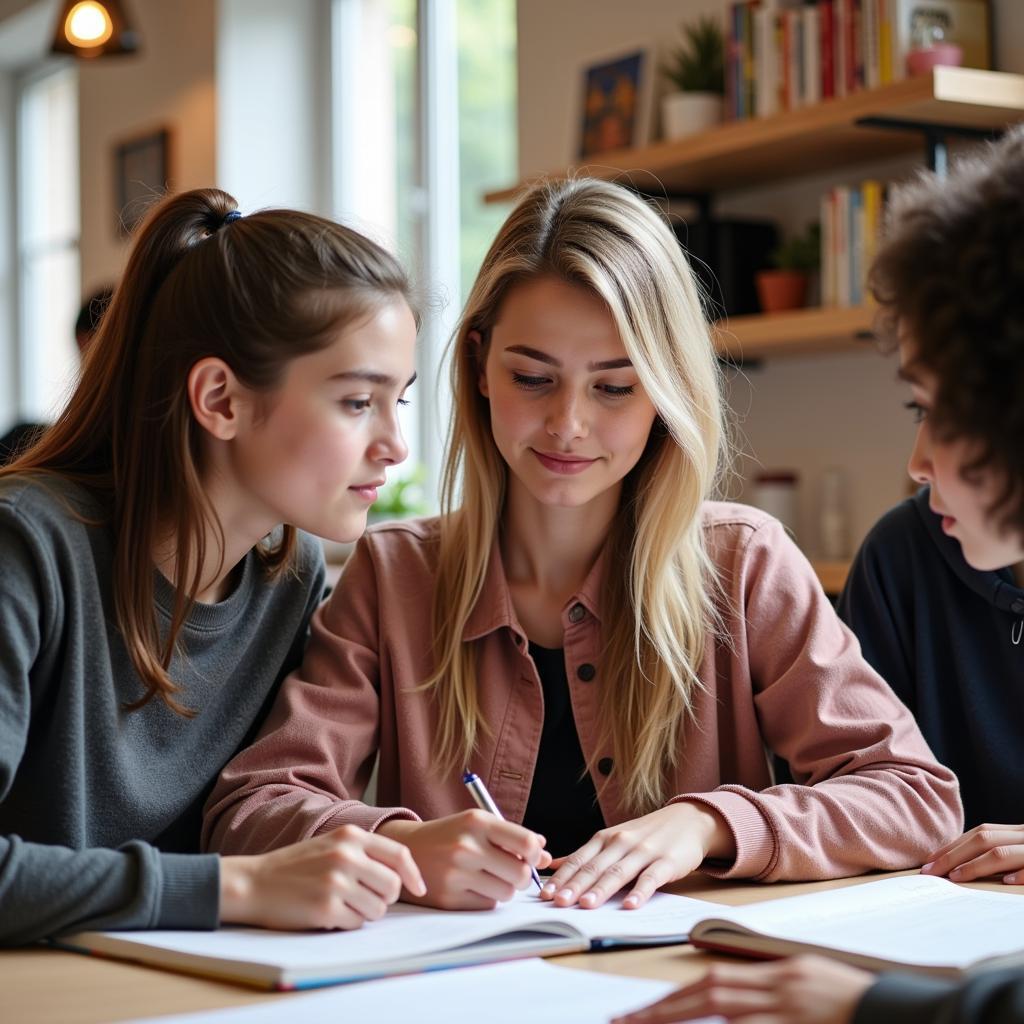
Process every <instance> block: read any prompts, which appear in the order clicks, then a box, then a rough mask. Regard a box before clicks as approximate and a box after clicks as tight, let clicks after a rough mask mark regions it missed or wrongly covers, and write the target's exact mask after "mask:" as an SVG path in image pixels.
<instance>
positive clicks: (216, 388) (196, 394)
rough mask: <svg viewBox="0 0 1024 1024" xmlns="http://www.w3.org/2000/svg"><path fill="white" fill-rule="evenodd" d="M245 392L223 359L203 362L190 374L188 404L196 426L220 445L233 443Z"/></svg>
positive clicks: (193, 368) (212, 358) (208, 358)
mask: <svg viewBox="0 0 1024 1024" xmlns="http://www.w3.org/2000/svg"><path fill="white" fill-rule="evenodd" d="M243 392H244V389H243V388H242V386H241V384H240V383H239V381H238V378H237V377H236V376H235V374H234V372H233V371H232V369H231V367H230V366H228V364H227V363H225V362H224V360H223V359H217V358H215V357H214V356H207V357H206V358H205V359H200V360H199V362H198V363H196V364H195V366H193V367H192V369H191V370H189V374H188V400H189V404H190V405H191V406H192V415H193V416H195V418H196V422H197V423H198V424H199V425H200V426H201V427H202V428H203V429H204V430H206V431H208V432H209V433H210V434H212V435H213V436H214V437H216V438H217V439H218V440H220V441H230V440H231V439H232V438H233V437H234V436H235V435H236V434H237V433H238V428H239V421H240V414H241V411H242V406H243V404H244V394H243Z"/></svg>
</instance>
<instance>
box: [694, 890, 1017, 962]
mask: <svg viewBox="0 0 1024 1024" xmlns="http://www.w3.org/2000/svg"><path fill="white" fill-rule="evenodd" d="M1022 911H1024V902H1021V896H1020V895H1017V894H1013V893H1009V892H1007V893H996V892H987V891H982V890H978V889H967V888H964V887H962V886H959V885H956V884H954V883H953V882H950V881H948V880H947V879H945V878H936V877H934V876H931V875H909V876H903V877H899V878H885V879H881V880H879V881H877V882H866V883H864V884H863V885H853V886H847V887H846V888H842V889H829V890H826V891H824V892H816V893H810V894H808V895H804V896H789V897H785V898H783V899H779V900H769V901H766V902H764V903H755V904H752V905H748V906H744V907H728V908H723V912H722V913H720V914H716V916H715V917H713V918H706V919H705V920H702V921H698V922H697V923H696V924H695V925H694V926H693V928H692V930H691V932H690V941H691V942H692V943H693V945H694V946H697V947H698V948H700V949H709V950H716V951H720V952H727V953H739V954H742V955H746V956H756V957H763V958H774V957H782V956H792V955H794V954H797V953H823V954H825V955H827V956H830V957H832V958H833V959H838V960H843V961H845V962H847V963H850V964H854V965H855V966H858V967H865V968H867V969H869V970H873V971H878V970H893V969H897V970H907V971H915V972H921V973H924V974H932V975H939V976H943V977H958V976H960V975H962V974H965V973H968V972H971V971H974V970H979V969H987V968H991V967H1001V966H1007V965H1011V964H1022V965H1024V934H1022V933H1021V929H1020V918H1021V912H1022Z"/></svg>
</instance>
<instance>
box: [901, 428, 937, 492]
mask: <svg viewBox="0 0 1024 1024" xmlns="http://www.w3.org/2000/svg"><path fill="white" fill-rule="evenodd" d="M907 472H908V473H909V474H910V478H911V479H912V480H914V481H916V482H917V483H919V484H929V483H931V482H932V478H933V476H934V473H933V471H932V441H931V435H930V433H929V431H928V423H927V421H925V422H922V423H920V424H918V427H917V435H916V437H915V438H914V447H913V448H912V449H911V452H910V459H909V460H908V461H907Z"/></svg>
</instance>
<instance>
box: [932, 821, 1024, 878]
mask: <svg viewBox="0 0 1024 1024" xmlns="http://www.w3.org/2000/svg"><path fill="white" fill-rule="evenodd" d="M996 850H1000V851H1002V852H1000V853H998V854H997V855H996V857H995V858H993V859H991V860H989V861H988V862H986V863H987V864H988V865H989V871H988V873H989V874H995V873H999V872H1003V871H1014V870H1016V869H1018V868H1020V867H1024V859H1022V856H1021V853H1022V852H1024V831H1022V829H1021V827H1020V826H1018V825H978V826H977V827H976V828H972V829H971V830H970V832H966V833H965V834H964V835H962V836H960V838H959V839H956V840H954V841H953V842H952V843H949V844H948V845H947V846H945V847H943V848H942V849H941V850H939V851H937V853H936V855H935V856H934V857H933V859H932V860H931V861H930V862H929V863H928V864H925V865H923V866H922V868H921V873H922V874H925V875H949V876H950V877H951V878H952V877H953V875H952V872H954V871H956V870H957V869H964V868H966V865H967V864H968V863H969V862H971V861H975V860H977V859H978V858H980V857H982V856H983V855H984V854H986V853H989V852H994V851H996ZM1011 851H1017V852H1015V853H1011ZM993 864H997V865H998V866H994V867H993V866H991V865H993ZM980 877H983V876H982V875H979V874H977V873H973V872H965V873H963V874H961V875H958V876H957V877H956V878H955V879H954V880H955V881H969V880H970V879H971V878H980Z"/></svg>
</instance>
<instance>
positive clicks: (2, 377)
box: [0, 71, 18, 433]
mask: <svg viewBox="0 0 1024 1024" xmlns="http://www.w3.org/2000/svg"><path fill="white" fill-rule="evenodd" d="M14 117H15V104H14V76H13V74H11V73H10V72H4V71H0V197H2V198H0V433H3V432H4V431H5V430H7V428H8V427H9V426H10V425H11V424H12V423H13V422H14V421H15V420H16V419H17V418H18V409H17V391H16V385H17V380H18V363H17V344H16V334H15V332H16V330H17V325H18V317H17V312H18V306H17V279H16V277H15V267H16V262H15V261H16V259H17V253H16V249H15V217H16V211H15V206H14Z"/></svg>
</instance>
